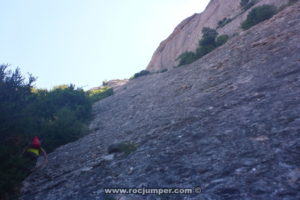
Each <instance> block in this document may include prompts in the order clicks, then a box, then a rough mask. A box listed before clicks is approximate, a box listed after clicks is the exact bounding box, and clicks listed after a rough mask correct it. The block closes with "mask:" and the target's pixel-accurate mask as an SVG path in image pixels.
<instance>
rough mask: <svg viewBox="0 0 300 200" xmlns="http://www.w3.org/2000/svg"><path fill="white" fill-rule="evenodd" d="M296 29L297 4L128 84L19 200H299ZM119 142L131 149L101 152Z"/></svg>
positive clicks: (299, 45) (299, 27)
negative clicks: (185, 61)
mask: <svg viewBox="0 0 300 200" xmlns="http://www.w3.org/2000/svg"><path fill="white" fill-rule="evenodd" d="M299 31H300V3H296V4H294V5H293V6H291V7H288V8H286V9H284V10H283V11H281V12H280V13H278V14H277V15H275V16H274V17H273V18H271V19H270V20H268V21H265V22H263V23H261V24H258V25H256V26H255V27H252V28H251V29H249V30H248V31H245V32H243V33H242V34H241V35H240V36H236V37H234V38H232V39H231V40H229V41H228V42H227V43H226V44H225V45H223V46H222V47H220V48H218V49H216V50H214V51H213V52H211V53H210V54H208V55H206V56H205V57H203V58H201V59H200V60H198V61H196V62H194V63H192V64H190V65H186V66H183V67H180V68H175V69H173V70H169V71H168V72H165V73H158V74H153V75H148V76H144V77H140V78H137V79H134V80H130V81H129V82H128V83H127V84H126V85H123V86H122V87H121V88H119V90H118V91H117V92H116V93H115V94H114V95H113V96H111V97H109V98H107V99H104V100H102V101H100V102H97V103H96V104H95V105H94V120H93V121H92V122H91V125H90V134H89V135H87V136H85V137H84V138H82V139H80V140H78V141H76V142H73V143H70V144H67V145H65V146H62V147H60V148H58V149H57V150H55V151H54V152H53V153H51V154H50V155H49V164H48V166H47V167H46V168H44V169H43V170H39V171H37V172H35V173H34V174H32V175H31V176H29V177H28V178H27V179H26V181H25V182H24V188H23V194H22V196H21V197H20V199H22V200H41V199H43V200H69V199H72V200H82V199H83V200H85V199H86V200H94V199H99V200H104V199H119V200H142V199H147V200H152V199H153V200H154V199H157V200H159V199H160V200H165V199H172V200H173V199H175V200H176V199H178V200H179V199H185V200H223V199H228V200H229V199H230V200H241V199H243V200H253V199H263V200H265V199H272V200H297V199H300V137H299V136H300V34H299ZM122 142H127V143H131V144H135V145H136V147H137V149H136V150H135V151H133V152H131V153H130V154H128V155H127V154H122V153H114V154H111V155H107V154H108V153H107V149H108V147H109V146H110V145H112V144H116V143H122ZM195 187H201V189H202V192H201V193H192V194H164V195H157V194H151V195H150V194H148V195H138V194H110V195H109V194H105V190H104V189H105V188H195Z"/></svg>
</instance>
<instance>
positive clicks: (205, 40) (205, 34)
mask: <svg viewBox="0 0 300 200" xmlns="http://www.w3.org/2000/svg"><path fill="white" fill-rule="evenodd" d="M217 35H218V32H217V31H216V30H215V29H212V28H208V27H204V28H203V29H202V39H201V40H200V41H199V46H215V44H216V43H215V40H216V37H217Z"/></svg>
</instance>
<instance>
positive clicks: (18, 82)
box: [0, 65, 113, 200]
mask: <svg viewBox="0 0 300 200" xmlns="http://www.w3.org/2000/svg"><path fill="white" fill-rule="evenodd" d="M34 82H35V78H34V77H32V76H31V75H30V76H29V78H28V80H26V78H24V77H23V76H22V74H21V73H20V70H19V69H16V70H15V71H11V70H8V66H7V65H0V112H1V115H0V137H1V141H0V159H1V163H0V199H1V200H6V199H13V198H15V197H14V195H16V194H17V193H18V191H17V190H18V185H19V184H20V183H21V181H22V180H23V179H24V178H25V177H26V175H27V173H28V172H27V171H26V170H24V169H25V168H26V166H24V159H23V158H22V151H23V149H24V147H25V146H27V145H28V142H30V140H31V139H32V137H33V136H39V137H40V138H41V139H42V142H43V144H42V146H43V147H44V148H45V149H46V151H47V152H51V151H53V150H54V149H55V148H57V147H58V146H60V145H63V144H66V143H69V142H71V141H74V140H77V139H78V138H80V137H81V136H83V135H84V134H86V133H87V126H86V124H87V123H88V122H89V120H90V118H91V106H92V103H93V102H95V101H97V100H99V99H102V98H105V97H107V96H109V95H112V94H113V91H112V89H109V88H104V89H99V90H91V91H88V92H85V91H84V90H83V89H81V88H76V87H75V86H74V85H72V84H70V85H60V86H57V87H54V88H53V89H52V90H49V91H48V90H44V89H36V88H34V86H33V84H34Z"/></svg>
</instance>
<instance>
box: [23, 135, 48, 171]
mask: <svg viewBox="0 0 300 200" xmlns="http://www.w3.org/2000/svg"><path fill="white" fill-rule="evenodd" d="M41 154H43V156H44V163H43V165H44V166H45V165H46V164H47V163H48V156H47V153H46V151H45V150H44V149H43V148H42V146H41V141H40V139H39V137H37V136H35V137H34V138H33V139H32V142H31V144H30V145H29V146H27V147H26V148H25V149H24V151H23V155H24V159H25V163H26V164H25V165H26V166H25V167H26V169H27V170H28V171H29V173H30V172H33V171H35V170H36V169H38V168H39V167H40V166H41V165H40V166H38V165H37V159H38V157H39V156H40V155H41Z"/></svg>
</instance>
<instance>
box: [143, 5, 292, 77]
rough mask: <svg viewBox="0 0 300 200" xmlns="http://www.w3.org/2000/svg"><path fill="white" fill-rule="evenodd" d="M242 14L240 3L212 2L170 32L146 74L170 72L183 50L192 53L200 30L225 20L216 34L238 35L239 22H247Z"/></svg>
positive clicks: (196, 44)
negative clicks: (224, 23)
mask: <svg viewBox="0 0 300 200" xmlns="http://www.w3.org/2000/svg"><path fill="white" fill-rule="evenodd" d="M287 2H288V0H259V1H258V3H257V4H256V5H255V6H258V5H262V4H273V5H276V6H278V7H279V6H281V5H283V4H286V3H287ZM250 10H251V9H249V10H247V11H246V12H243V11H242V10H241V8H240V0H226V1H223V0H212V1H210V3H209V4H208V6H207V8H206V9H205V11H204V12H202V13H201V14H194V15H193V16H191V17H189V18H187V19H185V20H184V21H182V22H181V23H180V24H179V25H178V26H177V27H176V28H175V30H174V31H173V33H172V34H171V35H170V36H169V37H168V38H167V39H166V40H164V41H163V42H161V44H160V45H159V47H158V48H157V49H156V51H155V52H154V54H153V56H152V58H151V61H150V63H149V64H148V66H147V70H148V71H151V72H153V71H160V70H162V69H166V68H167V69H170V68H173V67H174V66H177V65H178V61H176V58H178V56H179V55H180V54H182V53H183V52H185V51H195V50H196V48H197V47H198V42H199V40H200V39H201V37H202V35H201V31H202V28H203V27H210V28H215V29H216V28H217V26H218V22H219V21H220V20H222V19H224V18H227V19H232V21H231V22H230V23H228V24H226V25H225V26H224V27H222V28H218V29H217V31H218V32H219V34H227V35H230V36H231V35H233V34H235V33H239V32H240V26H241V23H242V22H243V21H244V20H245V19H246V17H247V15H248V13H249V11H250Z"/></svg>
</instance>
